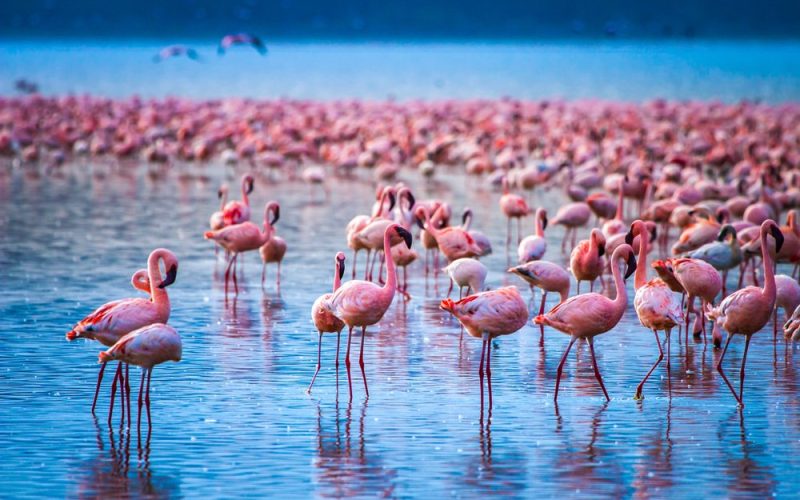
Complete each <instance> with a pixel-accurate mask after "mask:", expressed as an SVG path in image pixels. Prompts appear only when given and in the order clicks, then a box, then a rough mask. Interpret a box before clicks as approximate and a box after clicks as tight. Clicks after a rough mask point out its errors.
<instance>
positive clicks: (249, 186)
mask: <svg viewBox="0 0 800 500" xmlns="http://www.w3.org/2000/svg"><path fill="white" fill-rule="evenodd" d="M254 186H255V183H254V182H253V179H248V180H247V194H250V193H252V192H253V187H254Z"/></svg>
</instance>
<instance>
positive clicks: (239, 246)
mask: <svg viewBox="0 0 800 500" xmlns="http://www.w3.org/2000/svg"><path fill="white" fill-rule="evenodd" d="M270 214H272V217H273V218H272V220H270ZM279 218H280V205H278V203H277V202H275V201H270V202H268V203H267V204H266V205H265V206H264V225H263V230H261V229H259V228H258V226H256V225H255V224H253V223H252V222H250V221H247V222H242V223H241V224H233V225H230V226H226V227H224V228H222V229H219V230H217V231H206V232H205V234H204V236H205V238H206V239H207V240H214V241H216V242H217V243H219V244H220V245H221V246H222V247H223V248H224V249H225V250H227V251H228V252H230V254H231V256H230V258H229V259H228V265H227V266H226V267H225V295H226V296H227V295H228V277H229V275H230V272H231V266H233V265H234V263H235V262H236V259H237V257H238V256H239V254H240V253H242V252H247V251H250V250H258V249H259V248H261V247H262V246H264V245H265V244H267V243H268V242H269V240H270V238H272V234H273V232H274V231H275V230H274V229H273V225H274V224H275V223H276V222H278V219H279ZM233 286H234V293H236V294H238V293H239V284H238V283H237V280H236V271H235V270H234V273H233Z"/></svg>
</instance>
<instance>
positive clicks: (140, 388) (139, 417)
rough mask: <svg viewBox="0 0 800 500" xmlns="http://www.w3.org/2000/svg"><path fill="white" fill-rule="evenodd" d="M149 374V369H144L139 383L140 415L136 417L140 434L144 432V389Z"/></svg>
mask: <svg viewBox="0 0 800 500" xmlns="http://www.w3.org/2000/svg"><path fill="white" fill-rule="evenodd" d="M146 375H147V370H145V369H142V381H141V382H140V383H139V415H138V417H137V419H136V430H137V432H138V433H139V434H141V433H142V391H143V390H144V378H145V376H146Z"/></svg>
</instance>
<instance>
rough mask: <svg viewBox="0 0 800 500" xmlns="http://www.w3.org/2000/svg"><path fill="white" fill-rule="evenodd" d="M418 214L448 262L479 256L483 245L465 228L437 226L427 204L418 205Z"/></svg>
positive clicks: (422, 224)
mask: <svg viewBox="0 0 800 500" xmlns="http://www.w3.org/2000/svg"><path fill="white" fill-rule="evenodd" d="M416 214H417V220H418V223H419V225H420V226H421V227H422V229H424V230H425V231H427V232H428V233H430V235H431V236H433V237H434V239H435V240H436V243H437V245H438V246H439V250H440V251H441V252H442V254H444V256H445V258H447V260H448V262H453V261H454V260H456V259H461V258H464V257H477V256H478V255H480V254H481V252H482V250H481V247H479V246H478V244H477V243H476V242H475V240H473V239H472V236H470V235H469V233H468V232H467V231H465V230H464V228H462V227H460V226H448V227H445V228H441V229H439V228H437V227H436V224H433V223H431V218H430V213H429V212H428V208H427V207H425V206H421V207H418V209H417V211H416Z"/></svg>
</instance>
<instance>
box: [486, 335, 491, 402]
mask: <svg viewBox="0 0 800 500" xmlns="http://www.w3.org/2000/svg"><path fill="white" fill-rule="evenodd" d="M486 385H487V388H488V390H489V415H491V413H492V341H491V339H489V340H487V341H486Z"/></svg>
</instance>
